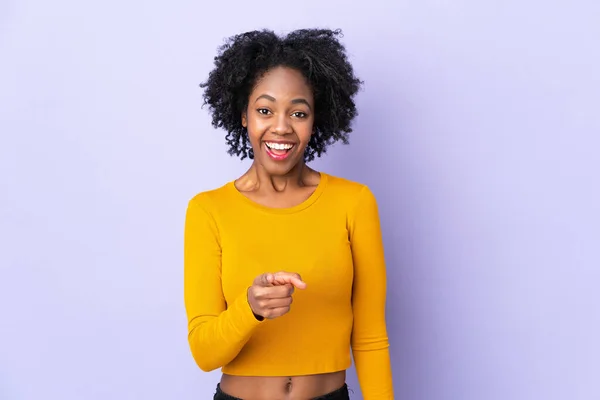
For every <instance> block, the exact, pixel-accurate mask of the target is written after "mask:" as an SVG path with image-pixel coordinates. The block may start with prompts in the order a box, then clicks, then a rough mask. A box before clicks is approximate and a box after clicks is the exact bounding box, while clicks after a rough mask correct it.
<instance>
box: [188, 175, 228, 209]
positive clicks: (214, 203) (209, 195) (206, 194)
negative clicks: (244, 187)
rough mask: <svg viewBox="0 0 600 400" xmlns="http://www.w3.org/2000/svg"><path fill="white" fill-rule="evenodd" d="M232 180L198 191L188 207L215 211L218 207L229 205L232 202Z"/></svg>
mask: <svg viewBox="0 0 600 400" xmlns="http://www.w3.org/2000/svg"><path fill="white" fill-rule="evenodd" d="M231 185H232V182H227V183H226V184H224V185H222V186H220V187H218V188H213V189H208V190H204V191H201V192H198V193H196V194H195V195H194V196H193V197H192V198H191V199H190V200H189V203H188V207H200V208H202V209H204V210H205V211H208V212H210V211H213V210H214V209H215V208H216V207H218V206H221V205H227V203H229V202H231V198H232V196H231Z"/></svg>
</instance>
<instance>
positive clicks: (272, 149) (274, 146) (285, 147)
mask: <svg viewBox="0 0 600 400" xmlns="http://www.w3.org/2000/svg"><path fill="white" fill-rule="evenodd" d="M295 146H296V145H295V144H294V143H289V142H286V143H282V142H265V149H266V151H267V154H268V155H269V157H271V158H272V159H274V160H276V161H280V160H284V159H286V158H287V156H288V155H290V153H291V152H292V149H293V148H294V147H295Z"/></svg>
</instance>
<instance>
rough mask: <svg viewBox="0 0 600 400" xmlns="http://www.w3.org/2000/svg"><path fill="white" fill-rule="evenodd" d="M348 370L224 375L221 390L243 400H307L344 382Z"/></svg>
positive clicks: (325, 392) (340, 385) (332, 390)
mask: <svg viewBox="0 0 600 400" xmlns="http://www.w3.org/2000/svg"><path fill="white" fill-rule="evenodd" d="M345 382H346V371H338V372H332V373H328V374H318V375H303V376H290V377H288V376H234V375H226V374H225V375H223V377H222V378H221V390H222V391H223V392H225V393H227V394H228V395H230V396H233V397H238V398H240V399H243V400H282V399H285V400H307V399H314V398H315V397H319V396H323V395H325V394H328V393H331V392H334V391H336V390H337V389H339V388H341V387H342V386H344V383H345Z"/></svg>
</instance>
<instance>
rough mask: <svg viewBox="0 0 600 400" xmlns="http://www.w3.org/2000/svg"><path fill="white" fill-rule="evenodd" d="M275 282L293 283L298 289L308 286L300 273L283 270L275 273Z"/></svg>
mask: <svg viewBox="0 0 600 400" xmlns="http://www.w3.org/2000/svg"><path fill="white" fill-rule="evenodd" d="M273 284H274V285H285V284H291V285H294V286H295V287H297V288H298V289H305V288H306V282H304V281H303V280H302V278H301V277H300V274H297V273H295V272H284V271H281V272H277V273H275V276H274V277H273Z"/></svg>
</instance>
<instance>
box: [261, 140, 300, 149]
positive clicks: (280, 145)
mask: <svg viewBox="0 0 600 400" xmlns="http://www.w3.org/2000/svg"><path fill="white" fill-rule="evenodd" d="M267 146H268V147H269V148H271V149H275V150H289V149H291V148H292V147H293V146H294V145H293V144H289V143H271V142H267Z"/></svg>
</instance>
